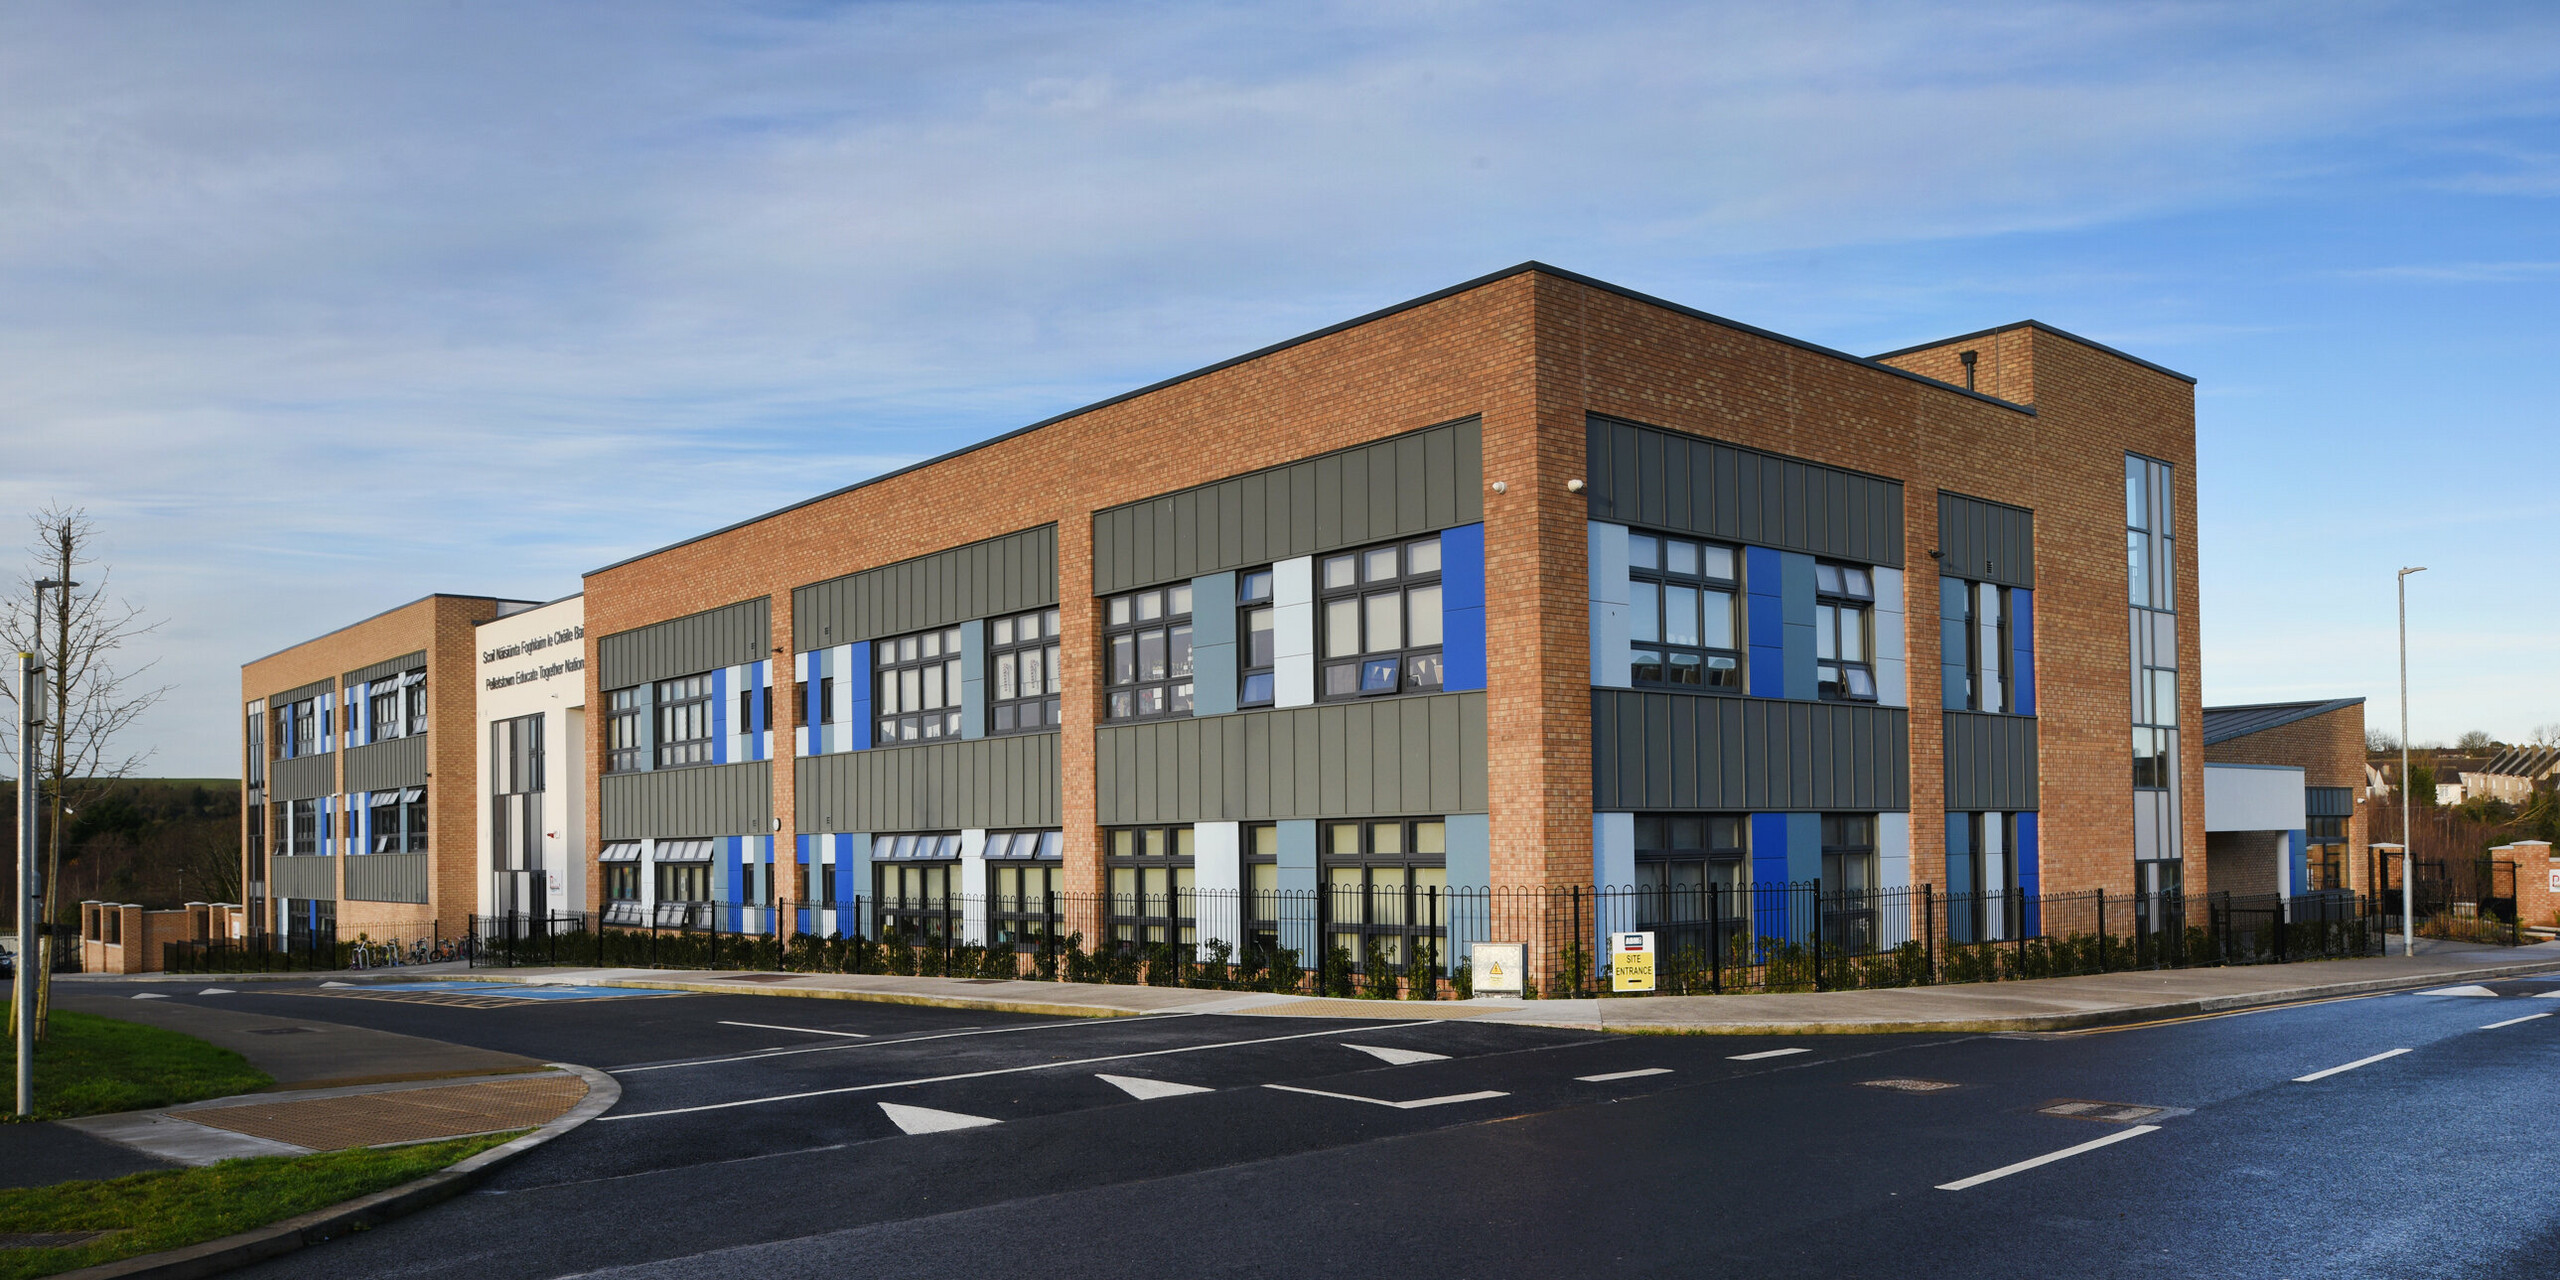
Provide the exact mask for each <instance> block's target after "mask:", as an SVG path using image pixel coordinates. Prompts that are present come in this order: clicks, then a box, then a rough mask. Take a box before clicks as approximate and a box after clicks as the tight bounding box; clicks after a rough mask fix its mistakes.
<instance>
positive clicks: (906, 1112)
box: [880, 1102, 1004, 1133]
mask: <svg viewBox="0 0 2560 1280" xmlns="http://www.w3.org/2000/svg"><path fill="white" fill-rule="evenodd" d="M880 1109H881V1110H882V1111H884V1112H887V1113H888V1116H889V1119H890V1120H891V1121H892V1122H894V1123H896V1125H897V1126H898V1127H899V1128H901V1129H904V1130H906V1131H907V1132H908V1133H949V1132H951V1131H952V1130H954V1129H984V1128H986V1127H987V1126H988V1125H991V1124H1003V1123H1004V1121H1002V1120H990V1119H988V1118H986V1117H985V1116H965V1115H962V1114H960V1113H959V1112H957V1111H936V1110H934V1109H933V1108H931V1107H902V1106H900V1105H898V1104H897V1103H894V1102H883V1103H881V1104H880Z"/></svg>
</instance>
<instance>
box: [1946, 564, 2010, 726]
mask: <svg viewBox="0 0 2560 1280" xmlns="http://www.w3.org/2000/svg"><path fill="white" fill-rule="evenodd" d="M2010 590H2011V588H2008V587H2002V586H1996V585H1994V584H1992V583H1988V582H1967V581H1965V580H1964V579H1962V578H1940V579H1938V664H1939V674H1940V678H1941V684H1940V687H1939V698H1940V701H1941V702H1942V704H1943V705H1944V706H1945V707H1946V709H1947V710H1949V711H2007V710H2008V709H2009V708H2010V707H2011V706H2012V705H2014V704H2013V702H2012V699H2013V697H2014V688H2013V686H2012V684H2011V676H2012V673H2011V671H2010V667H2011V665H2012V664H2011V663H2010V662H2009V660H2008V655H2009V650H2010V648H2011V646H2012V644H2013V641H2012V639H2011V636H2010V629H2009V615H2010V603H2011V602H2010V599H2009V593H2010Z"/></svg>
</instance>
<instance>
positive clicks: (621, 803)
mask: <svg viewBox="0 0 2560 1280" xmlns="http://www.w3.org/2000/svg"><path fill="white" fill-rule="evenodd" d="M598 797H599V799H600V800H601V801H602V804H603V808H604V835H603V838H604V839H606V840H639V839H642V838H645V837H655V836H683V837H701V836H761V835H770V834H772V832H773V762H772V761H769V760H751V761H746V762H744V763H740V764H713V765H702V766H699V767H696V768H691V769H660V770H656V771H653V772H648V773H608V774H606V775H605V776H604V778H603V780H602V782H601V784H600V786H599V790H598Z"/></svg>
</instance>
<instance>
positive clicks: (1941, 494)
mask: <svg viewBox="0 0 2560 1280" xmlns="http://www.w3.org/2000/svg"><path fill="white" fill-rule="evenodd" d="M1938 552H1939V558H1938V572H1940V573H1942V574H1945V575H1946V576H1948V577H1951V578H1970V579H1972V580H1974V581H1976V582H1996V583H1999V584H2001V585H2002V586H2009V587H2033V586H2035V585H2036V516H2035V513H2034V512H2032V511H2029V510H2027V509H2026V508H2025V507H2013V506H2010V505H2009V504H2008V503H2005V502H1986V501H1984V500H1983V499H1980V498H1968V497H1965V496H1964V495H1963V494H1960V493H1949V492H1947V491H1946V490H1944V489H1940V490H1939V491H1938Z"/></svg>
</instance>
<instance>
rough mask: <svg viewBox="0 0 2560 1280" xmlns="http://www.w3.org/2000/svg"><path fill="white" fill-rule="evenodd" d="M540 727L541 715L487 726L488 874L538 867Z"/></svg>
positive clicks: (540, 779) (540, 832)
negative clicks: (489, 871) (490, 872)
mask: <svg viewBox="0 0 2560 1280" xmlns="http://www.w3.org/2000/svg"><path fill="white" fill-rule="evenodd" d="M542 722H543V717H542V715H541V714H540V713H536V714H534V715H529V716H517V717H515V718H513V719H510V720H495V721H491V722H490V724H489V854H490V870H492V871H536V870H540V869H541V867H542V792H543V742H542Z"/></svg>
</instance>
